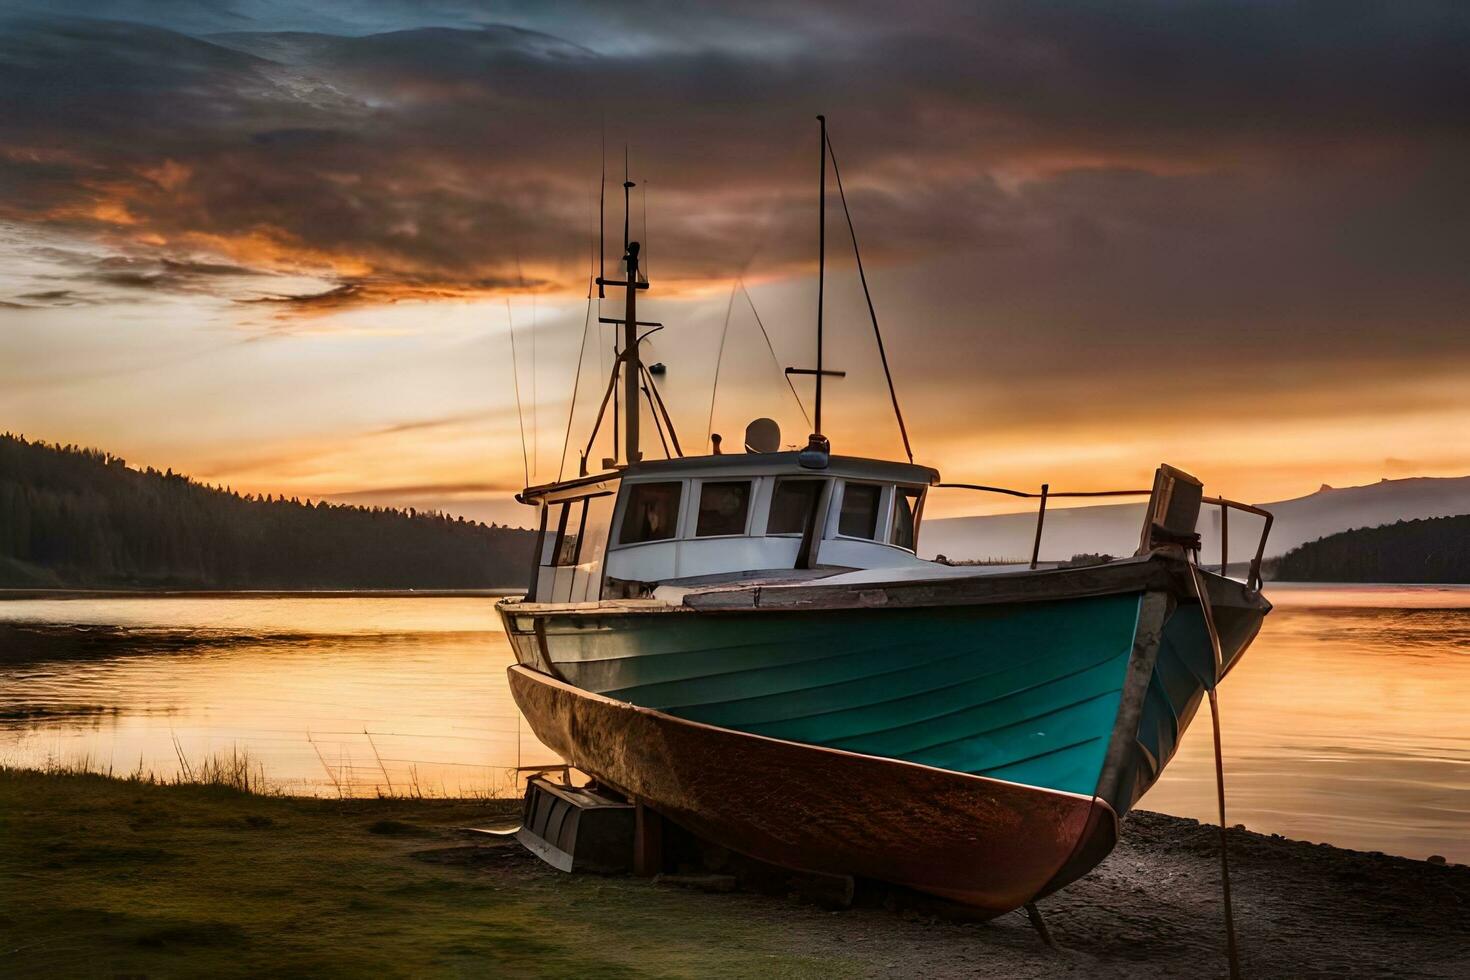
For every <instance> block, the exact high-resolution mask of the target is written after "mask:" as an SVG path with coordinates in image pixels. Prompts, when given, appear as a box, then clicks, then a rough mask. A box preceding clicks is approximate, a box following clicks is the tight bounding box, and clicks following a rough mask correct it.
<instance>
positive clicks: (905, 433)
mask: <svg viewBox="0 0 1470 980" xmlns="http://www.w3.org/2000/svg"><path fill="white" fill-rule="evenodd" d="M823 132H824V133H825V132H826V130H825V129H824V130H823ZM824 139H825V140H826V143H827V155H828V156H829V157H830V158H831V159H832V176H834V177H836V178H837V196H838V198H839V199H841V201H842V213H843V214H844V215H845V216H846V217H847V232H848V234H849V235H851V236H852V255H853V258H855V259H856V260H857V270H858V281H859V282H861V283H862V284H863V298H864V299H866V300H867V301H868V316H869V318H871V319H872V321H873V336H874V338H876V339H877V341H878V359H879V360H881V361H882V362H883V377H884V378H886V379H887V380H888V397H889V399H890V400H891V401H892V402H893V415H894V418H896V419H897V420H898V434H899V435H900V436H902V437H903V451H904V452H905V453H907V454H908V457H909V462H910V463H912V462H913V461H914V450H913V448H912V447H911V446H910V445H909V430H908V427H907V426H905V425H904V424H903V411H902V410H901V409H900V408H899V407H898V392H897V391H896V390H895V389H894V387H893V372H892V371H890V370H889V369H888V352H887V351H886V350H884V348H883V332H882V331H881V330H879V329H878V313H877V311H876V310H874V309H873V295H872V293H870V292H869V291H868V275H867V273H866V272H864V271H863V256H862V253H861V252H860V251H858V239H857V230H856V229H855V228H853V224H852V212H851V211H850V210H848V207H847V194H846V193H845V192H844V191H843V189H842V171H841V170H838V169H837V153H836V151H835V150H833V149H832V137H831V136H830V135H828V136H824ZM817 383H818V384H821V378H818V379H817Z"/></svg>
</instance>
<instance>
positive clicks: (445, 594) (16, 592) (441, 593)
mask: <svg viewBox="0 0 1470 980" xmlns="http://www.w3.org/2000/svg"><path fill="white" fill-rule="evenodd" d="M525 591H526V590H525V589H521V588H515V589H149V588H138V589H14V588H0V602H6V601H15V600H23V599H474V598H497V599H499V598H504V597H505V596H513V595H523V594H525Z"/></svg>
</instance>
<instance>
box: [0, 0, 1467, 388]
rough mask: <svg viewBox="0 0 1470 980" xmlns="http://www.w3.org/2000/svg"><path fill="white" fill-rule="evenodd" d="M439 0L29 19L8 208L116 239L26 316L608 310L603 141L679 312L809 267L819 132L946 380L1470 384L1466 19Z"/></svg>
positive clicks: (1394, 13)
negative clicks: (593, 306) (154, 309)
mask: <svg viewBox="0 0 1470 980" xmlns="http://www.w3.org/2000/svg"><path fill="white" fill-rule="evenodd" d="M424 9H425V8H422V7H417V8H415V7H413V6H412V5H408V4H405V3H397V2H386V0H384V2H377V3H363V4H354V5H352V6H351V8H350V9H348V10H347V12H345V13H343V12H337V13H329V14H325V13H321V12H320V11H316V10H314V9H313V8H310V7H307V6H305V5H302V6H300V7H297V6H292V5H280V4H269V5H267V4H260V3H254V2H243V0H242V2H240V3H216V4H211V5H208V6H205V7H203V8H198V9H190V10H187V11H186V10H185V8H184V7H182V6H180V5H177V4H165V3H153V4H149V3H145V2H143V0H137V2H129V3H121V2H120V0H119V2H118V3H114V4H113V5H112V6H111V7H108V8H106V9H105V10H104V12H110V13H112V14H113V15H115V16H118V17H125V18H131V19H132V20H134V21H146V23H136V22H135V23H127V22H122V21H98V20H88V19H76V18H72V19H67V18H57V17H33V18H31V19H19V20H11V21H9V22H7V23H6V24H5V26H4V28H3V30H0V91H3V92H4V93H5V95H6V96H7V105H8V106H9V107H11V108H10V109H9V111H8V112H7V115H6V117H5V119H4V121H3V122H0V130H3V132H0V146H3V147H4V149H3V151H0V181H3V182H4V186H5V191H6V192H5V193H3V194H0V216H3V217H4V218H5V219H7V220H9V221H10V222H12V223H13V224H15V225H16V226H19V227H22V228H29V229H36V230H47V231H59V232H64V233H67V234H71V235H75V236H77V237H79V238H82V239H85V240H88V241H90V242H92V243H93V248H94V249H95V253H96V254H86V255H82V256H80V257H78V256H70V257H67V256H64V255H57V256H55V264H56V280H55V281H54V282H50V283H48V284H43V285H39V286H36V285H33V286H30V287H28V288H26V290H25V291H26V292H27V293H30V294H40V293H50V292H56V293H61V292H67V293H69V294H70V295H66V296H61V295H58V296H56V297H55V298H53V299H49V300H42V299H26V298H24V297H23V296H21V295H20V294H19V293H17V294H14V295H13V296H12V297H11V299H12V300H13V301H14V302H15V303H18V304H33V303H35V304H42V303H50V304H62V303H75V302H85V301H95V300H96V299H98V297H99V296H100V295H101V294H99V292H98V291H99V290H101V291H106V295H107V296H111V297H113V298H116V297H118V296H122V297H133V298H134V299H135V300H136V299H137V298H140V297H143V296H145V295H149V294H161V293H191V294H212V295H219V296H225V297H227V298H230V299H235V300H241V301H247V302H252V303H258V306H257V307H256V308H257V309H269V310H272V311H274V313H275V314H276V316H277V318H282V317H297V316H302V315H318V314H327V313H333V312H337V311H340V310H343V309H347V308H353V307H362V306H371V305H377V304H388V303H393V302H396V301H399V300H404V299H416V300H425V299H439V298H456V299H462V298H467V297H469V298H473V297H480V296H484V295H488V294H493V293H496V292H501V291H509V290H520V289H537V290H543V291H554V290H563V291H572V290H579V289H580V287H581V285H582V283H583V282H584V281H585V279H584V277H585V276H586V275H587V271H588V258H589V254H588V247H589V237H590V235H591V232H592V230H593V229H592V222H593V221H594V220H595V210H594V207H595V194H596V190H597V188H596V181H595V175H596V172H597V168H598V166H599V151H598V143H599V140H600V134H601V133H602V132H603V131H604V129H605V131H606V133H607V139H608V143H609V150H610V152H609V154H608V156H609V158H610V159H609V163H610V166H609V170H610V171H611V173H610V175H609V176H610V177H611V178H612V179H611V180H610V184H611V186H610V187H609V195H608V196H609V204H610V206H609V208H608V210H609V212H610V213H609V215H608V220H607V225H608V228H607V233H608V237H609V238H611V239H613V240H614V241H616V240H617V238H618V236H619V235H620V233H621V229H620V228H619V227H618V225H619V223H620V219H621V214H620V205H621V202H620V201H619V195H618V194H617V191H618V190H619V189H620V188H619V187H618V185H619V183H620V180H619V178H620V174H621V171H620V170H619V165H620V164H621V161H620V160H618V157H619V156H620V151H621V144H622V143H623V142H624V141H625V140H626V141H627V142H628V143H630V144H631V147H632V152H631V159H632V167H633V172H634V177H635V179H638V180H639V182H640V191H639V193H640V195H641V191H642V187H643V186H647V187H649V188H650V189H651V190H650V193H649V196H648V231H649V238H650V239H651V240H650V241H649V242H648V243H647V255H648V259H649V261H650V263H651V265H652V269H653V272H654V274H655V276H656V277H657V278H658V279H659V282H660V286H661V288H662V287H678V286H679V285H681V283H682V284H692V285H700V284H705V283H708V282H709V281H711V280H717V279H720V278H722V277H726V276H730V275H734V274H738V273H739V272H741V271H742V270H747V271H748V274H749V275H750V277H751V278H752V279H753V280H762V279H765V280H771V279H775V278H779V277H783V276H791V275H799V274H805V273H808V272H810V271H811V269H812V265H813V262H812V260H813V251H814V245H815V242H814V238H815V234H814V228H813V224H814V217H815V216H814V213H813V211H814V201H813V197H814V194H813V190H814V188H813V184H814V180H813V177H814V176H815V175H814V173H813V171H814V167H815V161H814V160H813V159H812V158H813V156H814V151H815V146H814V143H815V132H814V131H813V130H814V126H813V123H812V120H811V115H812V113H813V112H814V111H816V110H817V109H823V110H825V111H826V112H827V114H828V116H829V117H830V119H831V121H832V127H833V137H834V143H835V147H836V149H837V152H838V154H839V159H840V161H841V164H842V174H843V180H844V184H845V190H846V192H847V197H848V201H849V203H850V205H851V208H852V213H853V218H854V221H855V223H856V225H857V228H858V232H859V234H860V235H861V236H862V242H863V249H864V257H865V259H866V260H867V261H868V262H869V263H870V269H869V272H870V278H872V279H873V281H874V283H875V286H876V287H877V288H878V293H877V296H876V299H877V301H878V305H879V309H880V311H881V312H883V313H884V318H885V322H886V325H887V326H888V328H889V329H890V330H891V331H893V332H894V333H896V334H897V335H898V336H899V337H904V336H908V337H911V338H916V339H919V338H921V339H922V346H923V348H924V349H925V350H930V351H932V350H937V349H943V350H946V351H948V352H950V354H951V355H952V356H948V357H946V358H943V359H942V361H943V363H939V364H933V365H929V366H927V367H926V370H927V371H929V372H931V373H932V375H933V379H934V380H938V381H947V380H951V379H953V378H954V377H956V376H962V375H963V373H964V371H965V368H964V365H968V364H973V363H975V362H976V361H975V359H976V358H977V357H979V358H984V359H986V360H987V361H988V362H991V363H994V364H995V365H996V366H997V367H1002V366H1003V367H1004V369H1005V370H1007V371H1008V372H1009V375H1010V376H1011V377H1013V378H1017V379H1026V380H1027V381H1028V383H1033V384H1046V383H1047V382H1048V378H1050V379H1051V382H1052V383H1054V384H1055V383H1064V382H1065V383H1070V384H1076V385H1077V386H1078V388H1079V390H1080V389H1081V388H1086V389H1087V390H1089V391H1094V390H1095V389H1098V388H1102V389H1106V388H1107V387H1108V386H1109V385H1112V386H1114V387H1116V386H1119V385H1135V386H1136V385H1137V384H1139V383H1144V382H1149V381H1150V379H1151V378H1154V376H1156V375H1157V374H1158V373H1160V372H1163V373H1165V374H1167V375H1169V376H1170V377H1171V378H1173V377H1175V376H1176V374H1177V376H1179V377H1183V376H1186V375H1190V374H1198V373H1204V374H1207V375H1208V377H1209V379H1210V381H1209V382H1208V383H1209V385H1210V386H1212V387H1213V388H1216V389H1218V388H1220V387H1222V386H1223V387H1224V388H1226V389H1230V390H1241V391H1246V390H1254V391H1260V390H1262V389H1263V387H1265V386H1268V385H1270V386H1278V387H1281V388H1286V387H1289V386H1290V385H1291V384H1292V383H1293V381H1292V372H1300V371H1303V370H1311V369H1312V368H1311V365H1312V364H1314V363H1315V364H1317V365H1318V366H1319V368H1320V366H1321V365H1323V364H1329V365H1335V369H1334V370H1330V371H1323V372H1321V374H1322V375H1323V377H1321V378H1318V379H1317V380H1318V383H1321V384H1325V385H1329V386H1330V385H1332V384H1335V383H1338V382H1337V381H1335V380H1334V379H1342V378H1353V379H1356V378H1359V377H1361V376H1362V374H1363V373H1364V371H1365V370H1379V371H1381V372H1386V373H1394V372H1398V373H1400V374H1403V375H1405V376H1411V375H1412V374H1413V372H1414V371H1416V370H1418V365H1421V364H1423V363H1425V362H1427V361H1433V362H1435V365H1436V367H1437V368H1440V369H1445V370H1458V369H1460V368H1461V367H1462V366H1463V365H1464V363H1465V361H1466V359H1467V358H1470V353H1467V352H1466V351H1465V349H1464V345H1463V342H1462V341H1461V340H1460V339H1459V338H1460V337H1461V336H1462V335H1463V330H1464V328H1465V317H1464V312H1463V311H1464V310H1465V309H1466V308H1467V303H1470V280H1467V279H1466V277H1465V276H1464V275H1463V270H1462V268H1461V264H1462V256H1463V255H1465V254H1467V253H1470V223H1467V222H1465V221H1464V220H1463V215H1465V214H1467V213H1470V187H1467V185H1466V183H1465V181H1464V179H1463V173H1464V172H1465V171H1466V169H1467V168H1470V138H1467V137H1470V124H1467V122H1466V120H1465V117H1464V115H1463V112H1462V111H1461V109H1460V108H1459V107H1460V106H1461V105H1463V104H1465V103H1467V102H1470V72H1467V69H1466V67H1465V66H1466V64H1467V63H1470V59H1466V58H1465V57H1464V55H1465V53H1466V51H1467V50H1470V12H1467V11H1466V9H1465V8H1464V7H1463V6H1461V5H1456V4H1450V3H1427V2H1414V3H1408V4H1403V5H1396V6H1395V7H1394V8H1393V9H1392V10H1389V9H1387V8H1383V7H1380V6H1377V5H1352V6H1350V7H1348V8H1346V9H1345V8H1343V7H1342V6H1341V5H1337V4H1325V3H1297V4H1290V5H1278V4H1268V3H1236V2H1231V3H1225V2H1199V3H1192V4H1188V5H1178V4H1165V3H1162V2H1159V0H1129V2H1125V3H1114V4H1108V5H1106V6H1102V5H1096V4H1090V3H1082V2H1072V3H1063V4H1055V5H1038V4H1032V3H1019V2H1008V0H1006V2H999V0H996V2H986V3H979V4H936V5H926V6H925V8H924V9H923V10H922V11H921V12H918V13H916V14H915V15H914V16H912V17H909V18H906V19H905V20H904V22H903V23H902V24H901V25H899V26H894V25H892V23H891V20H889V19H887V18H884V17H880V16H879V14H881V13H882V12H883V11H885V10H887V9H888V8H887V7H886V6H884V7H880V6H879V5H877V4H872V3H852V4H826V3H807V4H774V3H772V4H757V5H753V6H750V7H745V8H742V11H741V13H740V14H739V15H738V16H737V15H733V14H730V13H728V12H727V11H726V10H725V9H724V8H722V7H719V6H716V5H698V4H695V5H682V4H681V5H677V6H674V5H660V4H657V3H655V4H652V5H651V6H640V7H639V8H637V10H636V11H635V10H633V9H632V8H618V7H608V6H606V5H602V4H565V3H563V4H553V5H549V6H543V5H525V6H520V5H511V6H509V7H503V6H498V5H497V6H493V7H492V6H485V5H481V4H477V3H472V2H464V3H438V4H436V5H434V6H432V7H430V8H427V10H428V12H427V13H425V12H424ZM497 20H498V21H499V22H496V21H497ZM426 21H430V22H437V23H439V24H443V25H452V26H431V27H426V26H422V25H423V24H424V23H425V22H426ZM282 27H287V28H290V30H282V29H279V28H282ZM171 28H178V29H171ZM189 32H194V33H192V34H191V33H189ZM773 38H779V43H777V42H775V41H772V40H771V39H773ZM834 204H835V202H834ZM643 206H644V202H643V200H642V198H641V196H635V197H634V199H633V215H632V221H631V225H632V228H633V232H634V234H635V235H641V234H643V215H642V211H643ZM832 219H833V224H832V225H831V226H830V227H829V232H830V234H829V245H830V246H831V247H832V249H833V262H834V266H833V267H834V270H835V272H836V273H837V274H839V275H840V274H842V271H843V269H844V267H845V266H844V263H845V262H846V261H847V260H846V259H845V257H844V255H843V253H842V251H841V246H842V245H843V243H844V233H845V229H844V228H843V227H842V224H841V216H840V214H836V213H833V215H832ZM99 256H100V257H99ZM609 264H610V265H611V264H612V263H611V262H610V263H609ZM213 266H218V267H219V271H213V270H212V269H211V268H209V267H213ZM287 274H291V275H297V276H301V275H304V276H309V277H310V280H309V281H305V282H303V281H293V282H290V283H288V282H287V281H286V280H284V279H282V278H279V277H281V276H284V275H287ZM833 302H838V303H840V302H841V300H840V298H837V297H834V299H833ZM844 315H850V316H852V317H853V318H855V319H856V320H857V321H859V322H860V321H861V320H862V318H863V317H864V316H865V311H864V310H863V309H862V308H860V307H855V308H853V309H851V310H849V311H847V313H845V314H844ZM778 329H779V328H778ZM1058 352H1062V353H1063V354H1065V356H1059V355H1058ZM895 356H896V357H897V359H898V360H899V361H900V362H903V361H904V360H905V359H906V356H905V353H904V351H903V349H902V346H900V349H899V351H898V352H897V353H896V355H895ZM1099 364H1105V365H1108V371H1107V372H1106V374H1105V375H1102V374H1099V375H1097V376H1095V377H1086V376H1085V373H1086V372H1087V371H1088V370H1090V369H1091V368H1092V367H1094V366H1095V365H1099ZM1364 364H1367V365H1370V366H1374V365H1376V367H1370V369H1363V368H1361V367H1360V365H1364ZM1205 365H1208V367H1205ZM1062 367H1065V371H1066V373H1068V374H1069V375H1070V376H1071V377H1069V378H1068V379H1060V378H1059V377H1058V374H1059V371H1061V369H1062ZM1079 377H1080V379H1079ZM1263 378H1264V380H1263ZM1170 383H1171V384H1172V383H1173V382H1172V381H1171V382H1170ZM1180 384H1181V385H1183V382H1181V383H1180ZM1232 386H1233V387H1232ZM1186 387H1187V385H1186ZM1063 400H1065V399H1063Z"/></svg>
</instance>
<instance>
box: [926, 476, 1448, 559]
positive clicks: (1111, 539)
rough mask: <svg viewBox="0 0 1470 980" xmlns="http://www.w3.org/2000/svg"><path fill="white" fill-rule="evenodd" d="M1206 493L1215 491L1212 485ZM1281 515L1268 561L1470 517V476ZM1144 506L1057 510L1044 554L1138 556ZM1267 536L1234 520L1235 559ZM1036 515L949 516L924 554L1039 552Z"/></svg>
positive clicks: (1291, 507)
mask: <svg viewBox="0 0 1470 980" xmlns="http://www.w3.org/2000/svg"><path fill="white" fill-rule="evenodd" d="M1205 492H1206V493H1209V492H1211V488H1210V487H1209V486H1206V487H1205ZM1261 506H1263V507H1265V508H1266V509H1267V510H1270V511H1271V512H1272V513H1273V514H1275V516H1276V522H1275V524H1274V525H1273V526H1272V528H1271V537H1270V540H1269V541H1268V542H1267V546H1266V554H1267V556H1274V555H1282V554H1284V553H1286V552H1287V551H1290V550H1291V549H1292V548H1295V547H1297V546H1299V545H1301V544H1304V543H1306V542H1308V541H1315V540H1316V539H1318V538H1320V537H1323V536H1325V535H1330V534H1336V533H1337V532H1339V531H1347V530H1351V529H1352V528H1358V527H1376V526H1378V525H1380V524H1390V523H1392V522H1394V521H1399V520H1415V519H1420V518H1428V517H1450V516H1453V515H1456V514H1470V476H1462V477H1450V478H1442V479H1441V478H1432V477H1417V478H1414V479H1408V480H1383V481H1380V482H1378V483H1373V484H1369V485H1368V486H1362V487H1343V488H1334V487H1329V486H1323V487H1322V488H1321V489H1320V490H1318V491H1317V492H1316V493H1311V494H1308V495H1306V496H1305V497H1297V498H1294V499H1292V500H1278V501H1275V502H1272V503H1266V504H1262V505H1261ZM1143 509H1144V504H1143V503H1142V502H1141V501H1140V502H1139V503H1136V504H1132V503H1130V504H1106V505H1103V506H1097V507H1073V508H1055V507H1054V508H1053V509H1051V510H1049V511H1048V512H1047V515H1046V527H1045V531H1044V534H1043V539H1042V547H1041V555H1042V558H1043V559H1046V558H1053V559H1055V558H1066V557H1067V556H1069V555H1073V554H1077V553H1079V552H1099V553H1103V554H1113V555H1118V554H1132V552H1133V549H1134V548H1136V547H1137V546H1138V534H1139V529H1140V528H1141V527H1142V524H1143ZM1218 514H1219V509H1218V508H1215V507H1206V508H1205V512H1204V515H1203V518H1202V519H1201V521H1200V536H1201V538H1202V540H1203V543H1204V547H1203V554H1204V556H1205V558H1206V559H1207V560H1209V561H1216V560H1218V555H1219V553H1220V542H1219V516H1218ZM1258 530H1259V523H1258V521H1257V519H1256V518H1252V517H1249V516H1246V515H1242V514H1231V517H1230V556H1231V560H1232V561H1235V560H1244V559H1246V558H1248V557H1249V555H1248V553H1247V552H1248V549H1249V548H1251V547H1253V546H1254V543H1255V537H1256V534H1257V533H1258ZM1035 533H1036V511H1035V509H1034V507H1033V508H1032V509H1030V510H1026V511H1022V512H1018V513H1013V514H997V515H993V516H987V517H948V518H940V519H936V520H928V521H925V522H924V525H923V530H922V532H921V535H920V541H919V550H920V553H921V554H923V555H924V556H926V557H933V556H934V555H935V554H943V555H945V556H947V557H949V558H991V557H994V558H1019V557H1029V556H1030V554H1031V541H1032V536H1033V535H1034V534H1035Z"/></svg>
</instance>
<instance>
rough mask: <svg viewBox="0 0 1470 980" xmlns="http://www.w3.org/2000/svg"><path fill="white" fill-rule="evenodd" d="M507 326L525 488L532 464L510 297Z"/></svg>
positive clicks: (508, 300) (507, 299)
mask: <svg viewBox="0 0 1470 980" xmlns="http://www.w3.org/2000/svg"><path fill="white" fill-rule="evenodd" d="M505 325H506V327H507V328H509V330H510V374H511V378H513V379H514V387H515V392H516V422H517V423H518V424H519V425H520V428H521V471H522V473H523V474H524V475H525V478H526V482H525V483H524V484H522V485H523V486H527V487H529V486H530V485H531V464H530V462H529V460H528V458H527V456H526V416H525V413H524V412H522V411H521V371H520V361H519V359H517V357H516V322H515V320H514V319H513V318H512V317H511V315H510V297H509V296H507V297H506V298H505Z"/></svg>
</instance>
